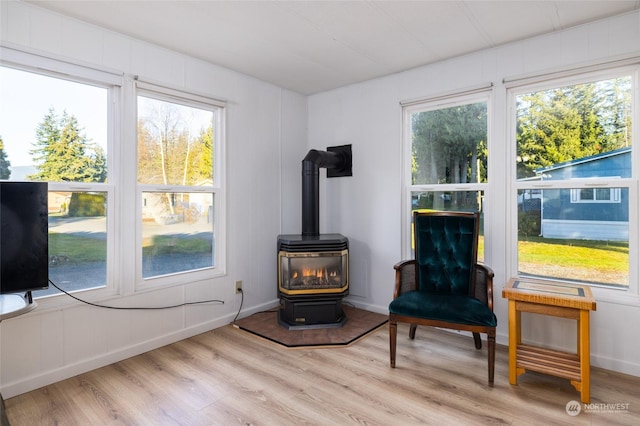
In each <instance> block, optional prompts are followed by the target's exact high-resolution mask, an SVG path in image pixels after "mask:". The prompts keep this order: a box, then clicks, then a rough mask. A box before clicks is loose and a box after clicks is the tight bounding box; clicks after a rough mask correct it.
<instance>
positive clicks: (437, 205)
mask: <svg viewBox="0 0 640 426" xmlns="http://www.w3.org/2000/svg"><path fill="white" fill-rule="evenodd" d="M483 198H484V192H483V191H454V192H440V191H421V192H412V193H411V221H412V222H413V212H414V211H430V210H440V211H467V212H475V211H479V212H480V213H481V214H480V227H479V228H480V229H479V234H480V235H479V236H478V260H479V261H483V260H484V213H483V210H482V205H483ZM411 228H412V233H413V226H412V227H411ZM411 250H413V234H412V236H411Z"/></svg>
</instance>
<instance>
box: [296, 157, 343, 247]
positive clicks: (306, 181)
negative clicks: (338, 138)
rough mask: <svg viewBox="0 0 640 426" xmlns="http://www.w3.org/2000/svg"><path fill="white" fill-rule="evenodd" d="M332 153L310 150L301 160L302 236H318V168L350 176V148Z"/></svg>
mask: <svg viewBox="0 0 640 426" xmlns="http://www.w3.org/2000/svg"><path fill="white" fill-rule="evenodd" d="M348 147H349V149H348V150H347V149H342V148H341V147H338V148H339V149H338V150H336V151H333V152H329V151H318V150H315V149H312V150H310V151H309V152H308V153H307V155H306V156H305V157H304V159H303V160H302V236H303V237H304V236H312V237H317V236H319V235H320V205H319V204H320V168H321V167H322V168H326V169H332V170H337V171H338V172H340V173H343V174H341V176H350V175H351V149H350V148H351V146H350V145H349V146H348Z"/></svg>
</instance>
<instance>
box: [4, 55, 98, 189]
mask: <svg viewBox="0 0 640 426" xmlns="http://www.w3.org/2000/svg"><path fill="white" fill-rule="evenodd" d="M107 94H108V93H107V89H105V88H101V87H95V86H90V85H87V84H82V83H77V82H72V81H68V80H62V79H58V78H53V77H47V76H43V75H39V74H34V73H30V72H25V71H20V70H15V69H11V68H7V67H0V117H2V119H1V120H0V179H5V180H37V181H49V182H105V181H106V179H107Z"/></svg>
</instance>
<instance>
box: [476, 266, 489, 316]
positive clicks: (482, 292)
mask: <svg viewBox="0 0 640 426" xmlns="http://www.w3.org/2000/svg"><path fill="white" fill-rule="evenodd" d="M475 273H476V283H475V291H474V296H475V298H476V299H478V300H480V301H482V302H483V303H484V304H485V305H487V306H488V307H489V309H491V311H493V277H494V273H493V269H491V267H489V266H487V265H484V264H482V263H476V267H475Z"/></svg>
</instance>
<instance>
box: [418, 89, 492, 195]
mask: <svg viewBox="0 0 640 426" xmlns="http://www.w3.org/2000/svg"><path fill="white" fill-rule="evenodd" d="M411 176H412V177H411V180H412V184H413V185H423V184H441V183H442V184H443V183H470V182H474V183H477V182H486V181H487V103H486V102H478V103H473V104H466V105H460V106H456V107H450V108H443V109H436V110H431V111H422V112H415V113H412V114H411Z"/></svg>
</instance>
